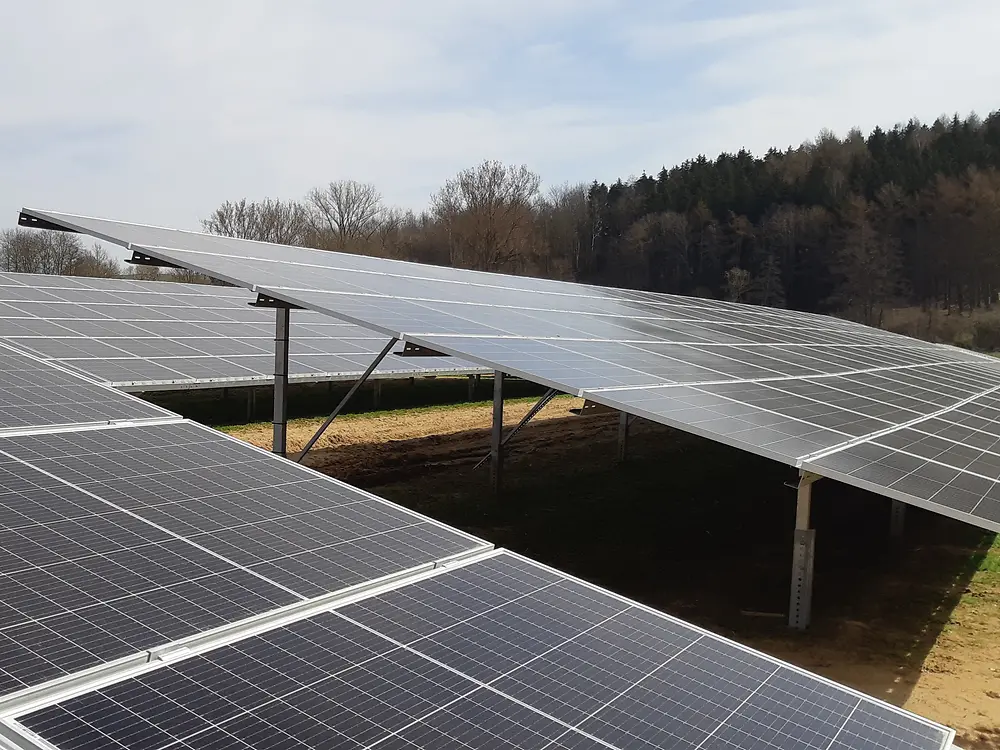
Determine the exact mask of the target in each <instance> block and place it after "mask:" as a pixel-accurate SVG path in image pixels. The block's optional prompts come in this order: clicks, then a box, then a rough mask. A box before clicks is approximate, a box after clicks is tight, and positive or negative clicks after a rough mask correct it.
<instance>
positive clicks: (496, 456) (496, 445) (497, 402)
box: [490, 370, 503, 496]
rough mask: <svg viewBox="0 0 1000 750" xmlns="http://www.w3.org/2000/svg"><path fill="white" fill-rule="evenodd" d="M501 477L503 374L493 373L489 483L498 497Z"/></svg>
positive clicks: (497, 371)
mask: <svg viewBox="0 0 1000 750" xmlns="http://www.w3.org/2000/svg"><path fill="white" fill-rule="evenodd" d="M502 476H503V373H502V372H500V371H499V370H496V371H495V372H494V373H493V433H492V435H491V436H490V481H491V483H492V486H493V493H494V494H495V495H497V496H499V495H500V487H501V484H502Z"/></svg>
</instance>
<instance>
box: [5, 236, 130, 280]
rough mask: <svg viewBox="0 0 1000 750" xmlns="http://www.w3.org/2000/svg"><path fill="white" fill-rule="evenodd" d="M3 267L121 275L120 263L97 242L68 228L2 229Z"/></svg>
mask: <svg viewBox="0 0 1000 750" xmlns="http://www.w3.org/2000/svg"><path fill="white" fill-rule="evenodd" d="M0 268H2V270H4V271H10V272H14V273H53V274H65V275H70V276H73V275H76V276H112V277H113V276H117V275H118V274H119V269H118V264H117V263H115V261H114V259H113V258H111V256H110V255H109V254H108V253H107V252H105V251H104V249H103V248H101V246H100V245H97V244H95V245H94V246H93V247H92V248H91V249H89V250H88V249H87V247H86V246H85V245H84V244H83V241H82V240H81V239H80V237H79V236H78V235H75V234H71V233H68V232H53V231H37V230H33V229H32V230H28V229H9V230H6V231H4V232H2V233H0Z"/></svg>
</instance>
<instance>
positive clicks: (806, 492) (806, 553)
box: [788, 471, 822, 630]
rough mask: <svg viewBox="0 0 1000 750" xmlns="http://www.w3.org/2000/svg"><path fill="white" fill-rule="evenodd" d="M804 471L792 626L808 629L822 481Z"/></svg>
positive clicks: (795, 551) (794, 565)
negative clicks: (816, 495)
mask: <svg viewBox="0 0 1000 750" xmlns="http://www.w3.org/2000/svg"><path fill="white" fill-rule="evenodd" d="M821 478H822V477H820V476H819V475H818V474H813V473H812V472H808V471H803V472H801V473H800V475H799V483H798V485H797V487H796V503H795V538H794V540H793V542H792V590H791V597H790V599H789V604H788V625H789V627H791V628H793V629H795V630H805V629H806V628H808V627H809V623H810V620H811V618H812V594H813V563H814V560H815V557H816V530H815V529H813V528H812V486H813V484H814V483H815V482H816V481H817V480H819V479H821Z"/></svg>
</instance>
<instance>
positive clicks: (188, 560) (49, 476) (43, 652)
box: [0, 421, 486, 694]
mask: <svg viewBox="0 0 1000 750" xmlns="http://www.w3.org/2000/svg"><path fill="white" fill-rule="evenodd" d="M0 477H2V484H0V487H2V488H3V489H2V493H3V494H2V495H0V540H2V542H0V550H3V551H2V552H0V593H2V596H0V694H2V693H4V692H10V691H11V690H13V689H17V688H19V687H24V686H30V685H34V684H38V683H40V682H43V681H45V680H47V679H50V678H52V677H53V676H56V675H59V674H68V673H71V672H75V671H77V670H79V669H81V668H85V667H90V666H94V665H95V664H99V663H101V662H102V661H107V660H109V659H112V658H118V657H123V656H126V655H128V654H130V653H134V652H136V651H141V650H144V649H148V648H151V647H154V646H157V645H162V644H164V643H169V642H171V641H174V640H177V639H178V638H183V637H186V636H190V635H194V634H196V633H199V632H201V631H204V630H209V629H211V628H214V627H218V626H221V625H224V624H227V623H231V622H235V621H237V620H241V619H244V618H247V617H249V616H252V615H255V614H260V613H263V612H267V611H270V610H272V609H275V608H276V607H280V606H282V605H286V604H290V603H293V602H297V601H302V600H304V599H308V598H311V597H316V596H321V595H324V594H327V593H330V592H333V591H339V590H341V589H345V588H348V587H350V586H353V585H356V584H360V583H365V582H367V581H371V580H374V579H378V578H381V577H383V576H387V575H390V574H394V573H398V572H400V571H403V570H408V569H411V568H416V567H419V566H421V565H423V564H426V563H429V562H433V561H435V560H440V559H444V558H448V557H451V556H453V555H456V554H461V553H465V552H469V551H472V550H477V549H483V548H485V547H486V545H485V543H483V542H481V541H480V540H477V539H474V538H472V537H469V536H468V535H466V534H462V533H461V532H458V531H455V530H453V529H450V528H447V527H445V526H442V525H440V524H438V523H436V522H434V521H431V520H429V519H426V518H424V517H422V516H417V515H415V514H413V513H411V512H409V511H407V510H404V509H402V508H400V507H398V506H395V505H392V504H390V503H387V502H386V501H384V500H381V499H379V498H377V497H375V496H373V495H370V494H368V493H365V492H362V491H361V490H357V489H355V488H353V487H350V486H348V485H345V484H342V483H340V482H337V481H335V480H332V479H330V478H328V477H325V476H323V475H320V474H317V473H315V472H313V471H311V470H309V469H306V468H304V467H302V466H299V465H298V464H295V463H292V462H290V461H285V460H281V459H279V458H277V457H275V456H273V455H272V454H270V453H267V452H265V451H262V450H259V449H257V448H254V447H251V446H249V445H247V444H245V443H242V442H239V441H237V440H235V439H232V438H229V437H227V436H225V435H223V434H222V433H219V432H216V431H215V430H211V429H209V428H207V427H203V426H201V425H197V424H194V423H192V422H187V421H182V422H174V423H167V424H153V425H137V426H134V427H127V428H108V429H94V430H73V431H64V432H47V433H41V434H36V435H18V436H16V437H10V438H0Z"/></svg>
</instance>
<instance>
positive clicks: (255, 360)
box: [0, 273, 483, 391]
mask: <svg viewBox="0 0 1000 750" xmlns="http://www.w3.org/2000/svg"><path fill="white" fill-rule="evenodd" d="M254 299H255V296H253V295H250V294H248V293H247V292H246V291H245V290H244V289H240V288H236V287H225V286H207V285H203V284H180V283H175V282H149V281H131V280H125V279H91V278H76V277H69V276H41V275H38V274H19V273H5V274H0V339H2V340H4V341H6V342H7V343H9V344H11V345H13V346H16V347H17V348H18V349H20V350H22V351H27V352H31V353H32V354H34V355H37V356H38V357H39V358H41V359H43V360H48V361H53V362H58V363H59V364H61V365H62V366H63V367H66V368H69V369H73V370H76V371H79V372H82V373H84V374H86V375H89V376H90V377H93V378H95V379H97V380H99V381H101V382H104V383H107V384H110V385H114V386H115V387H118V388H121V389H125V390H133V391H140V390H150V389H158V390H169V389H171V388H179V387H194V386H203V387H209V386H220V385H226V384H228V385H240V384H244V385H253V384H260V383H267V382H270V381H271V380H272V379H273V371H274V323H273V318H274V313H273V312H272V311H269V310H264V309H254V308H250V307H248V305H247V303H248V302H250V301H252V300H254ZM292 331H293V334H294V338H293V341H292V343H291V355H292V360H291V363H290V376H291V380H292V381H293V382H294V381H301V382H308V381H332V380H352V379H354V378H356V377H358V376H359V375H360V374H361V373H362V372H364V371H365V369H366V368H367V367H368V365H369V364H370V363H371V361H372V360H373V359H374V358H375V355H376V354H378V352H379V351H380V350H381V349H382V347H383V346H384V345H385V337H379V336H377V335H376V334H373V333H372V332H371V331H368V330H365V329H363V328H360V327H358V326H355V325H352V324H349V323H341V322H337V321H333V320H331V319H330V318H329V317H328V316H324V315H319V314H316V313H314V312H309V311H294V312H293V314H292ZM482 371H483V368H481V367H479V366H477V365H473V364H471V363H469V362H464V361H462V360H459V359H457V358H451V357H424V358H420V359H419V360H417V359H403V358H400V357H396V356H393V355H389V356H388V357H387V358H386V359H385V360H383V361H382V362H381V363H380V365H379V367H378V368H377V369H376V370H375V373H374V375H373V377H376V378H377V377H410V376H423V375H440V374H460V373H475V372H482Z"/></svg>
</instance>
